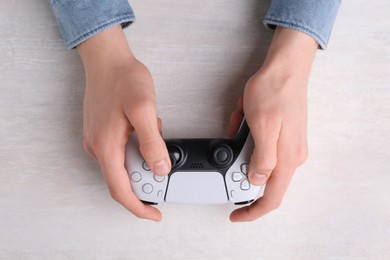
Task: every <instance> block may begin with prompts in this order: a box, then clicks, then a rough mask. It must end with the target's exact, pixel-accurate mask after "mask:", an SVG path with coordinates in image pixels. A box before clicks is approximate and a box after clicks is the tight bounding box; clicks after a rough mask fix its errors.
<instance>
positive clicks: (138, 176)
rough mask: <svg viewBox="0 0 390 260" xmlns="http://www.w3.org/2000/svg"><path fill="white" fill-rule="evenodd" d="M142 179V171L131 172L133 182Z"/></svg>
mask: <svg viewBox="0 0 390 260" xmlns="http://www.w3.org/2000/svg"><path fill="white" fill-rule="evenodd" d="M141 179H142V175H141V173H139V172H133V173H132V174H131V180H132V181H133V182H139V181H140V180H141Z"/></svg>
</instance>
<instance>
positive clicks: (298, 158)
mask: <svg viewBox="0 0 390 260" xmlns="http://www.w3.org/2000/svg"><path fill="white" fill-rule="evenodd" d="M308 156H309V152H308V149H307V147H306V146H305V147H302V146H300V147H299V148H297V149H296V151H295V156H294V157H295V161H294V162H295V165H296V166H299V165H302V164H303V163H304V162H306V160H307V158H308Z"/></svg>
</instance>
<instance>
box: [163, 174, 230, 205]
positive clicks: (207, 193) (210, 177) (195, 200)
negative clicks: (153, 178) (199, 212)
mask: <svg viewBox="0 0 390 260" xmlns="http://www.w3.org/2000/svg"><path fill="white" fill-rule="evenodd" d="M165 200H166V201H167V202H170V203H186V204H187V203H190V204H220V203H226V202H228V198H227V195H226V188H225V182H224V179H223V176H222V175H221V174H220V173H219V172H175V173H173V174H172V175H171V177H170V179H169V186H168V189H167V193H166V198H165Z"/></svg>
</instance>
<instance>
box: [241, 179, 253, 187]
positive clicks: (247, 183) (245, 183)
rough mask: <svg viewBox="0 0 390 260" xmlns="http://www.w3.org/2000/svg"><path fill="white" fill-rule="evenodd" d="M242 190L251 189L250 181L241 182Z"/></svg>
mask: <svg viewBox="0 0 390 260" xmlns="http://www.w3.org/2000/svg"><path fill="white" fill-rule="evenodd" d="M240 188H241V189H242V190H249V189H250V188H251V185H250V184H249V181H248V180H246V179H245V180H243V181H242V182H241V185H240Z"/></svg>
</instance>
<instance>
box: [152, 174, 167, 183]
mask: <svg viewBox="0 0 390 260" xmlns="http://www.w3.org/2000/svg"><path fill="white" fill-rule="evenodd" d="M154 180H155V181H157V182H163V181H164V180H165V176H158V175H154Z"/></svg>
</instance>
